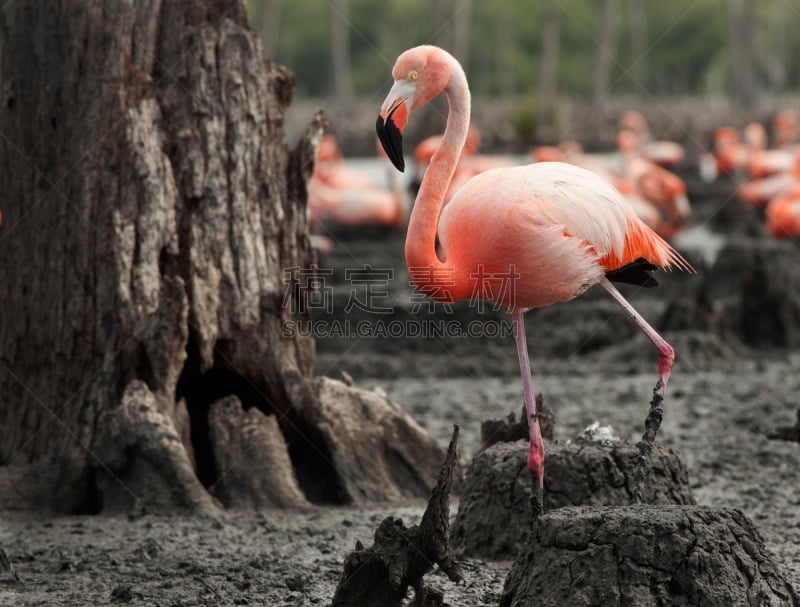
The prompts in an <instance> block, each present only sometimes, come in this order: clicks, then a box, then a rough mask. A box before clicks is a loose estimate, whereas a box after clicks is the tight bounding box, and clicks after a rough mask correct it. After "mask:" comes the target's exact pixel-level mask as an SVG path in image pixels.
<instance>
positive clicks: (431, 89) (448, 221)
mask: <svg viewBox="0 0 800 607" xmlns="http://www.w3.org/2000/svg"><path fill="white" fill-rule="evenodd" d="M392 76H393V77H394V85H393V86H392V89H391V90H390V91H389V95H388V96H387V98H386V100H385V101H384V103H383V105H382V106H381V110H380V114H379V116H378V119H377V123H376V127H377V131H378V136H379V138H380V140H381V143H382V144H383V146H384V149H385V150H386V153H387V155H388V156H389V159H390V160H391V161H392V162H393V163H394V165H395V166H396V167H397V168H398V169H399V170H401V171H402V170H403V168H404V160H403V150H402V133H403V130H404V128H405V126H406V123H407V121H408V115H409V112H410V111H412V110H415V109H417V108H419V107H421V106H423V105H425V104H426V103H428V102H429V101H431V100H432V99H433V98H434V97H436V96H438V95H439V94H440V93H442V92H444V93H445V95H446V96H447V99H448V102H449V112H448V118H447V127H446V129H445V132H444V138H443V140H442V144H441V145H440V146H439V148H438V149H437V151H436V153H435V154H434V156H433V158H432V160H431V163H430V165H429V167H428V170H427V171H426V172H425V177H424V178H423V180H422V184H421V186H420V190H419V193H418V195H417V199H416V202H415V204H414V208H413V211H412V213H411V218H410V220H409V226H408V234H407V237H406V246H405V255H406V263H407V264H408V267H409V271H410V274H411V277H412V280H413V281H414V284H415V285H416V287H417V289H419V291H420V292H422V293H424V294H426V295H428V296H429V297H431V298H432V299H434V300H437V301H443V302H453V301H456V300H463V299H472V298H476V297H481V298H484V299H488V300H490V301H493V302H495V303H498V304H501V305H503V306H505V307H506V308H508V310H509V311H510V313H511V317H512V320H513V324H514V328H515V335H516V343H517V355H518V357H519V364H520V372H521V375H522V386H523V394H524V398H525V409H526V413H527V417H528V422H529V424H528V425H529V432H530V451H529V455H528V461H527V464H528V468H529V470H530V472H531V476H532V479H533V481H534V492H533V499H532V506H533V510H534V516H538V514H539V513H541V507H542V490H543V486H544V446H543V443H542V437H541V431H540V429H539V424H538V420H537V417H536V403H535V400H534V392H533V381H532V378H531V371H530V363H529V359H528V349H527V343H526V337H525V324H524V318H523V313H524V312H525V311H526V310H528V309H530V308H539V307H543V306H548V305H550V304H554V303H557V302H561V301H568V300H570V299H573V298H575V297H577V296H579V295H580V294H582V293H583V292H584V291H586V289H588V288H589V287H590V286H592V285H595V284H599V285H600V286H601V287H602V288H603V289H605V290H606V292H607V293H608V294H609V295H610V296H611V298H612V299H613V300H614V301H616V302H617V303H618V304H619V305H620V306H621V307H622V309H623V310H624V311H625V313H626V314H627V315H628V316H629V317H630V318H631V319H632V320H633V322H634V323H635V324H636V326H637V327H639V329H641V331H642V332H643V333H644V334H645V335H646V336H647V337H648V339H649V340H650V341H651V342H652V343H653V344H654V345H655V347H656V349H657V350H658V383H657V384H656V388H655V390H654V394H653V400H652V402H651V410H650V414H649V415H648V418H647V422H646V431H645V435H644V437H643V439H642V442H641V443H640V452H641V453H642V456H641V458H640V461H639V464H638V466H637V470H636V476H635V485H636V488H635V490H634V498H633V501H634V502H637V503H641V501H642V496H643V493H642V492H643V485H644V482H645V480H646V477H647V475H648V473H649V465H650V464H649V455H648V454H649V451H650V449H651V447H652V442H653V440H654V438H655V434H656V432H657V429H658V426H659V424H660V411H661V403H662V401H663V395H664V391H665V388H666V385H667V382H668V381H669V377H670V373H671V370H672V364H673V361H674V358H675V355H674V351H673V349H672V347H671V346H670V345H669V344H668V343H667V342H666V341H665V340H664V339H663V338H662V337H661V336H660V335H658V333H656V331H655V330H654V329H653V328H652V327H651V326H650V325H649V324H648V323H647V321H645V319H644V318H643V317H642V316H641V315H640V314H639V313H638V312H637V311H636V310H635V309H634V308H633V307H632V306H631V305H630V304H629V303H628V301H627V300H626V299H625V298H624V297H623V296H622V294H621V293H620V292H619V291H618V290H617V289H616V287H615V286H614V285H613V284H612V282H611V281H612V280H613V281H619V282H631V283H634V284H638V285H642V286H655V285H656V284H657V283H656V282H655V280H654V279H653V277H652V276H651V275H650V272H651V271H653V270H655V269H656V268H658V267H662V268H668V267H677V268H680V269H683V270H686V271H688V272H693V269H692V267H691V266H690V265H689V264H688V262H686V261H685V260H684V259H683V257H681V255H680V254H679V253H678V252H677V251H675V250H674V249H673V248H672V247H671V246H670V245H669V244H668V243H667V242H666V241H664V240H663V239H662V238H661V237H659V236H658V235H657V234H656V233H655V232H653V231H652V230H651V229H650V228H648V227H647V226H646V225H644V223H642V222H641V221H640V220H639V219H638V218H637V217H636V215H635V214H634V212H633V210H632V209H631V208H630V206H628V204H627V203H626V202H625V200H624V199H623V198H622V196H621V195H620V194H619V192H617V190H615V189H614V188H613V187H612V186H611V185H610V184H608V183H607V182H606V181H604V180H603V179H601V178H600V177H599V176H597V175H595V174H594V173H592V172H590V171H587V170H584V169H581V168H579V167H575V166H573V165H569V164H564V163H560V162H542V163H537V164H531V165H527V166H516V167H507V168H502V169H495V170H492V171H487V172H485V173H481V174H480V175H478V176H476V177H474V178H472V179H471V180H470V181H468V182H467V183H466V184H464V186H463V187H462V188H461V189H460V190H459V191H458V192H457V193H456V194H455V196H454V197H453V198H452V200H451V201H450V203H449V204H448V205H447V206H446V207H445V208H444V209H443V208H442V204H443V202H444V196H445V193H446V192H447V188H448V185H449V183H450V180H451V179H452V177H453V172H454V171H455V167H456V163H457V162H458V158H459V156H460V154H461V150H462V147H463V146H464V141H465V139H466V136H467V129H468V127H469V121H470V93H469V88H468V86H467V78H466V76H465V75H464V71H463V69H462V68H461V65H460V64H459V63H458V61H456V59H455V58H453V57H452V56H451V55H450V54H449V53H447V52H446V51H444V50H442V49H440V48H438V47H435V46H418V47H416V48H413V49H410V50H408V51H405V52H404V53H402V54H401V55H400V56H399V57H398V59H397V61H396V63H395V65H394V68H393V70H392ZM437 239H438V243H439V246H438V247H437Z"/></svg>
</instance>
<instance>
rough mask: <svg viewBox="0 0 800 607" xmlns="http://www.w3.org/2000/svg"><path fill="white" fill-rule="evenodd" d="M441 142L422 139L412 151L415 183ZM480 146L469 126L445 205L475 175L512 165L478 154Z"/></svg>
mask: <svg viewBox="0 0 800 607" xmlns="http://www.w3.org/2000/svg"><path fill="white" fill-rule="evenodd" d="M441 142H442V135H433V136H431V137H428V138H427V139H423V140H422V141H421V142H420V143H419V145H417V147H416V148H415V149H414V162H415V167H416V168H415V183H420V182H421V181H422V177H423V176H424V174H425V170H426V169H427V168H428V164H430V161H431V158H433V155H434V153H435V152H436V150H437V149H438V147H439V145H441ZM480 146H481V135H480V133H479V132H478V129H476V128H475V127H474V126H472V125H470V127H469V129H468V130H467V139H466V141H465V142H464V148H463V149H462V150H461V156H459V159H458V164H457V165H456V170H455V172H454V174H453V178H452V179H451V180H450V187H449V189H448V190H447V194H446V195H445V199H444V200H445V204H447V202H448V201H449V200H450V199H451V198H452V197H453V194H455V193H456V192H457V191H458V189H459V188H460V187H461V186H462V185H464V184H465V183H466V182H467V181H469V180H470V179H472V178H473V177H474V176H475V175H478V174H480V173H483V172H484V171H488V170H490V169H498V168H501V167H506V166H509V165H510V164H512V163H511V162H510V161H509V160H508V159H505V158H501V157H499V156H490V155H487V154H478V150H479V149H480Z"/></svg>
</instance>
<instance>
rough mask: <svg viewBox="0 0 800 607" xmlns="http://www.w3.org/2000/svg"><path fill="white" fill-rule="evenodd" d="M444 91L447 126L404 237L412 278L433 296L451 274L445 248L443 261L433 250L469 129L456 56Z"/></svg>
mask: <svg viewBox="0 0 800 607" xmlns="http://www.w3.org/2000/svg"><path fill="white" fill-rule="evenodd" d="M444 92H445V94H446V95H447V101H448V104H449V106H450V110H449V112H448V115H447V126H446V127H445V131H444V136H443V138H442V142H441V144H440V145H439V148H438V149H437V150H436V153H435V154H434V155H433V158H431V162H430V164H429V165H428V168H427V169H426V171H425V176H424V177H423V179H422V184H421V185H420V188H419V193H418V194H417V199H416V201H415V202H414V209H413V211H412V212H411V218H410V219H409V222H408V235H407V237H406V263H407V264H408V268H409V272H410V275H411V279H412V280H413V281H414V284H416V285H417V288H418V289H419V290H420V291H421V292H423V293H426V294H428V295H430V296H432V297H434V299H449V298H448V297H446V296H444V294H443V293H441V292H437V290H438V289H440V288H446V287H447V284H448V283H452V281H453V278H454V276H453V275H452V271H453V269H452V268H449V267H448V264H447V263H446V257H447V251H442V256H443V258H444V259H445V261H444V262H443V261H442V260H440V259H439V257H438V256H437V254H436V232H437V227H438V224H439V213H440V212H441V210H442V204H443V202H444V197H445V195H446V193H447V189H448V188H449V186H450V181H451V180H452V178H453V173H454V172H455V169H456V164H457V163H458V159H459V157H460V156H461V150H462V149H463V148H464V142H465V141H466V139H467V131H468V129H469V116H470V94H469V87H468V86H467V77H466V76H465V75H464V71H463V70H462V69H461V66H460V65H459V64H458V63H457V62H455V60H454V61H453V65H452V66H451V76H450V82H449V83H448V85H447V86H446V87H445V89H444ZM448 274H449V275H448ZM437 295H438V296H437Z"/></svg>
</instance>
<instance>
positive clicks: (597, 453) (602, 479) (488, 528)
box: [451, 440, 694, 558]
mask: <svg viewBox="0 0 800 607" xmlns="http://www.w3.org/2000/svg"><path fill="white" fill-rule="evenodd" d="M527 457H528V443H527V441H516V442H513V443H498V444H496V445H493V446H492V447H490V448H488V449H486V450H485V451H483V452H482V453H479V454H478V455H476V456H475V458H474V459H473V460H472V463H471V465H470V467H469V470H468V471H467V474H466V478H465V479H464V484H463V487H462V491H461V502H460V506H459V509H458V514H457V516H456V519H455V521H454V523H453V528H452V530H451V538H452V541H453V544H454V546H456V548H457V549H458V550H460V551H462V552H463V553H464V554H466V555H475V556H482V557H484V558H508V557H509V556H514V555H516V554H518V553H519V552H520V551H521V550H522V549H524V547H525V546H526V545H527V542H528V535H529V529H530V528H531V525H532V520H531V508H530V496H531V480H530V476H529V474H528V469H527V467H526V460H527ZM637 457H638V450H637V449H636V445H635V444H633V443H627V442H622V441H614V442H612V443H610V444H603V443H599V442H594V441H584V440H577V441H574V442H569V443H563V442H551V441H547V440H546V441H545V476H544V507H545V512H549V511H551V510H555V509H558V508H563V507H565V506H577V505H607V506H612V505H616V506H623V505H625V506H626V505H628V504H629V503H630V500H631V491H632V489H633V470H634V468H635V467H636V461H637ZM645 500H646V501H647V502H648V503H655V504H694V499H693V498H692V494H691V491H690V489H689V475H688V473H687V469H686V464H685V463H684V462H683V460H682V459H681V458H680V457H679V456H678V455H677V454H676V453H675V452H674V451H672V450H671V449H665V448H662V447H660V446H658V445H656V447H655V448H654V450H653V471H652V474H651V476H650V478H649V480H648V483H647V484H646V485H645Z"/></svg>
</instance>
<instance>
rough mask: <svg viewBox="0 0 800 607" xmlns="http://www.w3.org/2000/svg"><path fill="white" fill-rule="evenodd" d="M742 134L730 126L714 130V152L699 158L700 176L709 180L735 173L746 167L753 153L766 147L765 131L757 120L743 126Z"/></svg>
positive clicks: (704, 179)
mask: <svg viewBox="0 0 800 607" xmlns="http://www.w3.org/2000/svg"><path fill="white" fill-rule="evenodd" d="M743 135H744V138H742V136H740V135H739V131H737V130H736V129H734V128H733V127H730V126H722V127H719V128H718V129H717V130H716V131H715V132H714V152H713V154H704V155H703V156H702V157H701V158H700V177H701V178H702V179H703V181H706V182H710V181H714V180H715V179H717V177H719V176H730V175H736V174H737V173H740V172H742V171H745V170H746V169H747V163H748V161H749V159H750V157H751V156H752V155H753V154H757V153H759V152H761V151H763V150H765V149H766V147H767V132H766V130H765V129H764V127H763V126H762V125H761V124H759V123H758V122H751V123H750V124H748V125H747V126H745V127H744V130H743Z"/></svg>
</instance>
